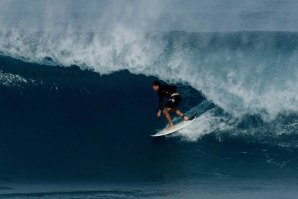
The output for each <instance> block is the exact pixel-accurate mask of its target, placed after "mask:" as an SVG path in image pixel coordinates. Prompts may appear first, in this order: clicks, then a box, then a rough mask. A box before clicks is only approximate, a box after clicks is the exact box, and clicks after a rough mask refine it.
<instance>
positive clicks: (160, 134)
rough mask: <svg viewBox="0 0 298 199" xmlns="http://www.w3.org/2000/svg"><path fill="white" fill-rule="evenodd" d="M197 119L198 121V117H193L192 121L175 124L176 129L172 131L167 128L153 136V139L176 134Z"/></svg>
mask: <svg viewBox="0 0 298 199" xmlns="http://www.w3.org/2000/svg"><path fill="white" fill-rule="evenodd" d="M195 119H196V116H194V117H192V118H191V120H187V121H182V122H180V123H178V124H175V126H174V128H172V129H169V130H168V129H167V128H165V129H163V130H161V131H159V132H158V133H156V134H153V135H151V137H160V136H165V135H169V134H172V133H175V132H177V131H179V130H181V129H183V128H185V127H187V126H188V125H190V124H191V123H192V122H193V121H194V120H195Z"/></svg>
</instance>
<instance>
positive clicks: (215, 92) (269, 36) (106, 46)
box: [0, 28, 298, 121]
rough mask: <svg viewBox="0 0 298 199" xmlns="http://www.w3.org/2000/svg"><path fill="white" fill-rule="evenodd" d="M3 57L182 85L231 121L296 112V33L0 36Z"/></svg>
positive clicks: (123, 31) (14, 33)
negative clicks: (127, 73)
mask: <svg viewBox="0 0 298 199" xmlns="http://www.w3.org/2000/svg"><path fill="white" fill-rule="evenodd" d="M0 38H1V40H0V51H1V52H2V54H3V55H6V56H11V57H13V58H17V59H22V60H24V61H28V62H34V63H40V64H48V65H60V66H65V67H68V66H72V65H77V66H80V67H81V68H83V69H89V70H92V71H96V72H98V73H100V74H110V73H112V72H115V71H120V70H129V71H130V72H132V73H134V74H144V75H148V76H150V75H153V76H157V77H159V78H160V79H163V80H165V81H170V82H173V83H177V82H183V83H186V84H189V85H191V86H192V87H193V88H195V89H197V90H199V91H202V92H203V93H204V95H205V96H206V97H207V98H208V99H209V100H210V101H212V102H214V103H215V104H216V105H218V106H219V107H221V108H223V109H224V110H225V111H226V112H228V113H230V114H232V115H234V116H235V117H243V116H245V115H254V114H256V115H261V117H262V118H263V119H264V120H266V121H271V120H274V118H276V117H277V116H278V115H279V114H290V113H293V112H297V111H298V96H297V93H298V90H297V87H296V86H295V85H297V83H298V69H297V67H296V63H297V61H298V54H297V52H298V51H297V50H298V49H297V46H298V34H297V33H295V32H230V33H187V32H152V33H141V32H138V33H136V32H132V31H129V30H127V29H125V28H120V29H117V30H115V31H111V32H106V33H103V32H102V33H69V34H68V33H67V34H57V33H53V34H51V33H44V32H33V33H32V32H25V31H21V32H18V31H8V32H2V33H0Z"/></svg>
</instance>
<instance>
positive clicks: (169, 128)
mask: <svg viewBox="0 0 298 199" xmlns="http://www.w3.org/2000/svg"><path fill="white" fill-rule="evenodd" d="M173 128H175V126H174V125H173V126H169V127H168V128H167V130H171V129H173Z"/></svg>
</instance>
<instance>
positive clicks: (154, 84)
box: [152, 80, 161, 86]
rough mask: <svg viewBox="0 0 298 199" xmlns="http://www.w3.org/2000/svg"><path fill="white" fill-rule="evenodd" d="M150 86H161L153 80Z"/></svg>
mask: <svg viewBox="0 0 298 199" xmlns="http://www.w3.org/2000/svg"><path fill="white" fill-rule="evenodd" d="M152 85H153V86H161V84H160V82H159V81H158V80H154V81H153V82H152Z"/></svg>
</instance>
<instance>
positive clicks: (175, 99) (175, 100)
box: [165, 95, 181, 109]
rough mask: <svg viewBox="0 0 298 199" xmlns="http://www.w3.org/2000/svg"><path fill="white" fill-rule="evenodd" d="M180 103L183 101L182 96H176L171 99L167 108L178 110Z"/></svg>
mask: <svg viewBox="0 0 298 199" xmlns="http://www.w3.org/2000/svg"><path fill="white" fill-rule="evenodd" d="M180 101H181V96H180V95H174V96H172V97H170V98H169V100H168V101H167V104H166V106H165V108H171V109H174V108H177V107H178V105H179V103H180Z"/></svg>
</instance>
